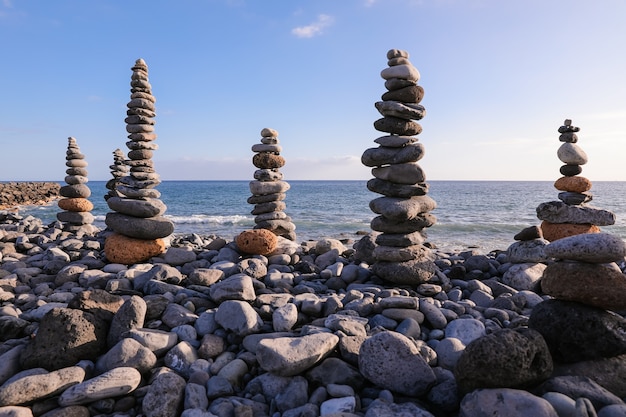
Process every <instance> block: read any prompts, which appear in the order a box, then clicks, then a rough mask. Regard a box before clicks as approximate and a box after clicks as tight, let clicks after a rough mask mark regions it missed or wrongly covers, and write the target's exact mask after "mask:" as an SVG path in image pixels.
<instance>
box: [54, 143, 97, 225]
mask: <svg viewBox="0 0 626 417" xmlns="http://www.w3.org/2000/svg"><path fill="white" fill-rule="evenodd" d="M67 141H68V144H67V152H66V154H65V159H66V162H65V165H66V166H67V167H68V168H67V169H66V170H65V173H66V174H67V176H66V177H65V183H66V184H67V185H65V186H63V187H61V189H60V191H59V193H60V194H61V196H62V197H64V198H62V199H60V200H59V202H58V206H59V208H60V209H62V210H64V211H62V212H60V213H57V219H58V220H59V221H60V222H63V223H64V224H65V225H64V230H67V231H70V232H74V233H80V232H82V233H88V234H89V233H93V232H95V231H96V229H95V228H94V226H93V225H92V223H93V221H94V217H93V215H92V214H91V210H93V203H92V202H91V201H89V200H88V198H89V196H90V195H91V190H90V189H89V187H88V186H87V182H88V181H89V180H88V178H87V175H88V173H87V161H86V160H85V155H83V154H82V153H81V152H80V148H79V147H78V144H77V143H76V139H75V138H73V137H69V138H67Z"/></svg>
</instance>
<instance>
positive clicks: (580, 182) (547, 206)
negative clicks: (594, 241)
mask: <svg viewBox="0 0 626 417" xmlns="http://www.w3.org/2000/svg"><path fill="white" fill-rule="evenodd" d="M558 131H559V133H560V136H559V141H561V142H563V144H562V145H561V146H560V147H559V149H558V151H557V156H558V158H559V159H560V160H561V162H563V163H564V165H563V166H561V169H560V172H561V174H562V175H563V176H562V177H561V178H559V179H557V180H556V182H555V183H554V187H555V188H556V189H557V190H559V191H560V193H559V195H558V198H559V201H549V202H546V203H541V204H540V205H539V206H538V207H537V218H538V219H539V220H542V223H541V231H542V234H543V237H544V238H545V239H546V240H548V241H554V240H557V239H561V238H563V237H567V236H573V235H577V234H582V233H598V232H600V227H599V226H610V225H612V224H614V223H615V214H613V213H612V212H610V211H608V210H602V209H598V208H595V207H591V206H589V205H588V204H587V203H588V202H589V201H591V200H592V195H591V193H590V190H591V186H592V183H591V181H590V180H589V179H587V178H585V177H583V176H581V175H579V174H580V173H581V172H582V165H584V164H586V163H587V160H588V159H587V154H586V153H585V151H583V149H582V148H581V147H580V146H579V145H578V144H577V142H578V135H577V132H579V131H580V128H578V127H576V126H572V121H571V120H570V119H566V120H565V122H564V123H563V126H560V127H559V129H558Z"/></svg>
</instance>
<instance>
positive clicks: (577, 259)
mask: <svg viewBox="0 0 626 417" xmlns="http://www.w3.org/2000/svg"><path fill="white" fill-rule="evenodd" d="M387 59H388V67H387V68H385V69H384V70H383V71H382V72H381V76H382V78H384V79H385V89H386V90H387V91H386V92H385V93H383V95H382V96H381V100H382V101H379V102H376V103H375V107H376V108H377V110H378V111H379V112H380V114H381V116H382V118H380V119H378V120H376V121H375V122H374V127H375V129H376V130H378V131H381V132H384V133H385V134H386V135H385V136H382V137H379V138H377V139H375V140H374V142H375V143H376V144H377V145H378V146H377V147H374V148H369V149H367V150H366V151H365V152H364V153H363V156H362V162H363V164H364V165H366V166H368V167H371V168H372V175H373V176H374V178H373V179H371V180H370V181H368V182H367V188H368V189H369V190H370V191H372V192H374V193H376V194H377V195H382V197H377V198H374V199H373V200H371V201H370V203H369V208H370V209H371V210H372V212H374V213H375V214H376V215H377V216H376V217H374V218H373V219H372V221H371V223H370V226H371V230H367V231H363V232H360V233H358V234H356V233H355V234H354V235H353V237H347V238H345V239H336V238H321V239H317V240H307V241H300V243H298V240H297V233H296V225H295V223H294V222H293V221H292V219H291V217H290V216H288V215H287V214H286V212H285V209H287V204H286V203H285V201H284V200H285V199H286V193H287V191H288V190H289V189H290V185H289V184H288V183H287V182H286V181H284V180H283V175H282V173H281V172H280V168H281V167H282V166H284V164H285V160H284V158H283V157H282V156H281V155H280V153H281V150H282V146H281V145H280V140H279V139H278V132H277V131H276V130H274V129H270V128H264V129H263V130H262V131H261V140H260V143H257V144H255V145H253V147H252V151H253V152H254V153H255V155H254V156H253V159H252V162H253V164H254V166H255V167H256V168H257V170H256V171H255V173H254V180H253V181H251V182H250V183H249V188H250V192H251V193H252V195H251V196H250V197H249V198H248V200H247V201H248V203H249V204H251V205H253V206H254V208H253V209H252V211H251V214H253V215H254V216H255V218H254V222H255V226H254V227H253V228H251V229H250V230H243V231H241V233H239V234H238V235H237V236H236V237H235V238H234V239H230V240H229V239H225V238H223V237H221V236H219V235H215V234H209V235H207V234H197V233H186V234H177V233H176V232H175V227H174V223H173V222H172V221H171V219H169V218H168V217H166V216H165V212H166V209H167V207H166V205H165V204H164V203H163V202H162V201H161V200H160V198H161V193H160V191H158V190H157V188H156V187H157V186H158V185H159V184H160V183H161V180H160V177H159V175H158V174H157V173H156V170H155V168H154V164H153V161H152V156H153V152H154V151H155V150H156V149H157V148H158V146H157V145H156V144H155V143H154V140H155V139H156V137H157V135H156V133H155V132H154V125H155V121H154V117H155V115H156V113H155V98H154V96H153V95H152V92H151V85H150V83H149V81H148V67H147V64H146V63H145V61H143V60H142V59H138V60H137V61H136V62H135V65H134V66H133V67H132V68H131V69H132V71H133V73H132V76H131V100H130V102H129V103H128V105H127V107H128V110H127V118H126V119H125V122H126V130H127V132H128V133H129V135H128V139H129V141H128V142H127V143H126V145H127V147H128V148H129V152H128V154H127V155H128V159H125V158H124V153H123V152H121V150H119V149H116V150H115V151H114V152H113V155H114V158H113V160H114V162H113V165H111V166H110V168H111V175H112V179H111V180H109V181H108V182H107V183H106V188H107V189H108V190H109V191H108V192H107V194H106V195H105V196H104V199H105V200H106V202H107V206H108V208H109V209H110V210H111V211H110V212H108V213H107V214H106V216H105V225H106V227H105V228H104V229H101V228H99V227H97V226H95V225H94V221H95V217H94V216H93V214H92V211H93V208H94V205H93V203H92V202H91V201H90V200H89V198H90V196H91V190H90V188H89V187H88V185H87V182H88V178H87V175H88V172H87V165H88V164H87V161H86V157H85V155H84V154H82V152H81V151H80V148H79V146H78V142H77V140H76V139H75V138H73V137H69V138H68V147H67V152H66V167H67V169H66V174H67V176H66V177H65V184H66V185H63V186H61V187H60V188H59V189H58V194H59V195H60V196H61V197H62V198H61V199H59V200H58V202H57V204H58V207H59V209H60V211H59V212H58V213H57V215H56V219H57V220H56V221H54V222H52V223H50V224H44V223H43V222H42V220H41V219H39V218H37V217H34V216H30V215H26V216H23V215H21V214H20V213H19V210H10V211H0V303H1V306H0V417H5V416H6V417H9V416H15V417H32V416H36V417H60V416H64V417H67V416H76V417H82V416H84V417H88V416H94V417H95V416H98V417H139V416H145V417H171V416H183V417H316V416H326V417H388V416H389V417H391V416H416V417H483V416H484V417H487V416H507V417H522V416H534V417H593V416H597V417H617V416H625V415H626V403H625V402H624V399H625V398H626V379H625V378H624V375H626V318H625V317H624V313H625V312H626V297H624V295H625V294H626V278H625V275H624V270H625V268H626V263H625V257H626V243H625V241H624V240H623V239H622V238H620V237H619V236H616V235H612V234H609V233H605V232H603V231H602V230H601V229H600V227H604V226H610V225H613V224H614V223H615V217H616V216H615V214H614V213H613V212H611V211H610V210H605V209H602V208H596V207H592V206H589V205H588V204H587V203H588V202H589V201H591V199H592V195H591V193H590V189H591V187H592V183H591V181H590V180H589V179H587V178H585V177H583V176H580V175H579V174H580V173H581V172H582V165H584V164H585V163H586V162H587V155H586V153H585V152H584V151H583V150H582V148H581V147H580V146H579V145H577V141H578V136H577V133H578V132H579V130H580V129H579V128H578V127H576V126H573V125H572V121H571V120H570V119H566V120H565V122H564V123H563V125H562V126H560V127H559V128H558V132H559V134H560V135H559V141H560V142H563V144H562V145H561V146H560V148H559V151H558V153H557V156H558V158H559V159H560V161H561V162H562V163H563V164H564V165H562V166H561V168H560V174H561V175H562V177H561V178H559V179H557V181H556V182H555V184H554V186H555V188H556V189H557V190H558V191H559V194H558V196H557V197H558V201H556V200H554V201H548V202H544V203H541V204H540V205H539V206H538V207H537V209H536V213H537V218H538V219H539V220H541V225H540V226H529V227H525V228H524V229H523V230H521V231H519V233H517V234H516V235H515V236H514V237H513V238H514V240H515V242H514V243H513V244H511V245H510V246H509V247H508V248H506V250H492V251H491V252H487V253H485V252H480V251H479V250H477V249H476V250H474V249H470V250H464V251H444V250H439V249H438V248H437V247H436V246H435V245H433V244H432V243H430V242H428V241H427V234H426V233H425V232H424V229H426V228H429V227H431V226H433V225H434V224H435V223H436V217H435V216H434V215H432V214H431V212H432V211H433V210H435V209H436V207H437V204H436V202H435V200H433V199H432V198H431V197H430V196H428V192H429V185H428V184H427V183H426V182H425V181H426V177H425V173H424V171H423V170H422V168H421V167H420V166H419V165H418V163H417V162H418V161H419V160H421V158H422V157H423V156H424V149H425V148H424V146H423V145H422V144H421V143H420V142H419V141H418V139H417V137H416V136H417V135H419V133H420V132H421V131H422V127H421V125H420V124H419V123H417V122H416V121H418V120H421V119H422V118H423V117H424V115H425V108H424V107H423V106H422V105H421V104H420V101H421V99H422V97H423V95H424V89H423V88H422V87H421V86H420V85H418V80H419V77H420V74H419V71H417V69H416V68H415V67H414V66H413V65H412V64H411V62H410V61H409V56H408V53H407V52H406V51H402V50H396V49H392V50H389V51H388V53H387ZM10 188H11V187H10V186H7V187H5V189H4V190H3V192H2V194H1V195H0V199H2V200H5V201H3V204H5V205H7V206H9V207H14V206H15V204H20V203H21V202H19V201H16V200H15V199H14V198H15V196H19V195H21V193H20V192H19V190H17V192H9V191H11V190H10ZM18 188H19V187H18ZM7 196H8V197H7ZM53 196H54V192H51V194H50V195H49V196H48V197H46V198H43V199H42V201H49V200H50V199H51V198H52V197H53ZM32 200H33V201H34V202H39V199H38V197H37V196H35V197H34V198H32ZM7 202H8V204H7ZM346 236H348V235H346Z"/></svg>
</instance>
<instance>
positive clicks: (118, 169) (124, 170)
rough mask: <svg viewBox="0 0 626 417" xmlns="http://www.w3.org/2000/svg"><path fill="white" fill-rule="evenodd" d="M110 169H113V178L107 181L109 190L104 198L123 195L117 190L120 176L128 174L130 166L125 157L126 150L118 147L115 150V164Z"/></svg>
mask: <svg viewBox="0 0 626 417" xmlns="http://www.w3.org/2000/svg"><path fill="white" fill-rule="evenodd" d="M109 169H111V176H112V177H113V178H111V179H110V180H108V181H107V183H106V185H105V186H106V188H107V190H109V191H108V192H107V193H106V194H105V195H104V199H105V200H108V199H109V198H111V197H122V194H120V193H119V192H118V191H117V185H118V184H119V182H120V178H122V177H125V176H126V175H128V166H127V165H126V158H125V157H124V152H122V150H121V149H119V148H118V149H116V150H114V151H113V165H109Z"/></svg>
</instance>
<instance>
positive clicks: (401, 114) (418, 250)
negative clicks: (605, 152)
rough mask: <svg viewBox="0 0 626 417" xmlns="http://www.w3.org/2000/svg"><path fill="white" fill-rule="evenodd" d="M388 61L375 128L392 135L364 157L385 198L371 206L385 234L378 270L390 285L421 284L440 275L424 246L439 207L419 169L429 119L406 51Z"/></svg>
mask: <svg viewBox="0 0 626 417" xmlns="http://www.w3.org/2000/svg"><path fill="white" fill-rule="evenodd" d="M387 59H388V62H387V63H388V65H389V67H388V68H385V69H384V70H383V71H382V72H381V74H380V75H381V77H382V78H383V79H384V80H385V87H386V88H387V90H388V91H387V92H386V93H384V94H383V95H382V101H378V102H376V103H375V106H376V109H377V110H378V111H379V112H380V113H381V115H382V116H383V117H382V118H381V119H378V120H376V121H375V122H374V128H375V129H376V130H378V131H381V132H386V133H388V135H387V136H382V137H379V138H378V139H376V140H374V142H376V143H377V144H378V145H379V146H378V147H377V148H370V149H367V150H366V151H365V152H364V153H363V155H362V157H361V162H362V163H363V165H365V166H368V167H372V175H373V176H374V178H373V179H371V180H369V181H368V183H367V188H368V189H369V190H370V191H373V192H375V193H378V194H382V195H383V197H379V198H376V199H374V200H372V201H371V202H370V205H369V206H370V209H371V210H372V211H373V212H374V213H376V214H378V215H379V216H377V217H375V218H374V219H373V220H372V222H371V228H372V229H373V230H374V231H376V232H380V234H378V235H377V236H376V238H375V247H374V249H373V252H372V258H373V260H374V264H373V265H372V269H373V271H374V272H375V273H376V274H377V275H378V276H379V277H381V278H383V279H385V280H388V281H392V282H395V283H399V284H410V285H411V284H420V283H424V282H427V281H429V280H430V279H431V278H432V277H433V275H434V274H435V271H436V266H435V264H434V259H435V257H434V254H433V253H432V251H431V250H430V249H429V248H427V247H426V246H424V245H423V243H424V240H425V234H424V233H423V229H424V228H426V227H430V226H432V225H433V224H435V222H436V218H435V217H434V216H433V215H431V214H430V211H432V210H433V209H435V208H436V203H435V201H434V200H433V199H432V198H430V197H429V196H427V195H426V194H427V193H428V184H427V183H426V176H425V174H424V171H423V170H422V168H421V167H420V166H419V165H418V164H417V161H419V160H420V159H422V157H423V156H424V146H423V145H422V144H421V143H418V139H417V137H416V135H418V134H420V133H421V131H422V126H420V124H419V123H417V122H415V120H420V119H422V117H424V115H425V113H426V110H425V109H424V107H423V106H422V105H420V104H419V103H420V101H421V100H422V98H423V96H424V89H423V88H422V87H421V86H419V85H417V82H418V81H419V78H420V73H419V71H418V70H417V68H415V67H414V66H413V65H412V64H411V62H410V61H409V54H408V53H407V52H406V51H402V50H398V49H391V50H390V51H389V52H387Z"/></svg>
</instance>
